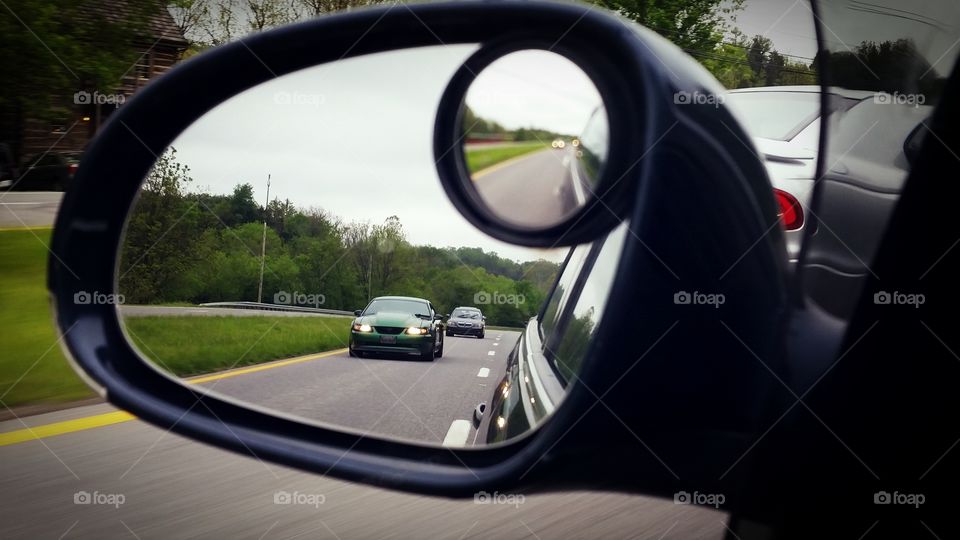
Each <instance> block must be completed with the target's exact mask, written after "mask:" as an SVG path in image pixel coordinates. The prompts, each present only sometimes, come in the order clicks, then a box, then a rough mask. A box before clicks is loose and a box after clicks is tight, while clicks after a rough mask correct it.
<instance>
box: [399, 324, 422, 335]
mask: <svg viewBox="0 0 960 540" xmlns="http://www.w3.org/2000/svg"><path fill="white" fill-rule="evenodd" d="M404 333H405V334H409V335H411V336H422V335H424V334H426V333H427V329H426V328H420V327H418V326H411V327H410V328H407V329H406V330H405V331H404Z"/></svg>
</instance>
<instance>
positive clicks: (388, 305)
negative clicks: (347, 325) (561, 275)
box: [363, 299, 430, 315]
mask: <svg viewBox="0 0 960 540" xmlns="http://www.w3.org/2000/svg"><path fill="white" fill-rule="evenodd" d="M377 313H410V314H421V315H429V313H430V306H428V305H427V304H424V303H423V302H417V301H416V300H397V299H377V300H374V301H373V302H370V305H369V306H367V309H365V310H363V314H364V315H375V314H377Z"/></svg>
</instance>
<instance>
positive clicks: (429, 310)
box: [350, 296, 444, 361]
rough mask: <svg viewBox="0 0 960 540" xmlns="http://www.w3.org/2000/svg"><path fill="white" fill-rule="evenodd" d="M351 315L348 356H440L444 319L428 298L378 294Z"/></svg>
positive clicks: (426, 358) (427, 358) (428, 357)
mask: <svg viewBox="0 0 960 540" xmlns="http://www.w3.org/2000/svg"><path fill="white" fill-rule="evenodd" d="M354 315H356V316H357V318H356V319H354V320H353V325H351V328H350V356H361V357H362V356H366V355H368V354H375V353H389V354H406V355H417V356H419V357H420V358H421V359H423V360H430V361H432V360H433V359H434V358H439V357H441V356H443V330H444V328H443V320H442V317H441V316H440V315H439V314H438V313H437V312H436V310H434V309H433V304H431V303H430V301H429V300H424V299H423V298H412V297H409V296H378V297H377V298H374V299H373V300H371V301H370V303H369V304H368V305H367V307H366V309H364V310H362V311H360V310H357V311H355V312H354Z"/></svg>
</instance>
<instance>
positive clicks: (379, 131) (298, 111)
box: [174, 0, 960, 260]
mask: <svg viewBox="0 0 960 540" xmlns="http://www.w3.org/2000/svg"><path fill="white" fill-rule="evenodd" d="M856 4H857V5H860V4H864V2H857V3H856ZM851 5H853V4H851V3H850V2H844V1H842V0H837V1H835V2H831V3H829V6H828V7H827V11H826V14H827V17H826V18H827V19H828V20H830V21H833V26H831V28H830V29H829V30H828V35H827V37H828V38H829V40H828V41H829V42H830V43H831V47H833V48H835V49H837V50H845V48H846V45H851V46H853V45H856V44H857V43H859V42H860V41H862V40H863V39H874V40H882V39H896V38H898V37H904V31H903V25H904V24H907V26H909V27H910V29H909V31H908V32H907V35H908V36H909V37H912V38H913V39H914V40H915V41H916V42H917V43H918V45H919V46H920V47H921V49H922V50H923V51H924V52H925V54H926V55H927V56H928V58H929V60H930V62H931V63H932V62H935V61H936V60H937V58H938V57H940V56H943V59H942V60H941V61H940V63H939V64H938V65H937V67H936V69H937V70H938V71H940V72H941V73H942V72H944V71H945V70H946V69H947V68H948V67H949V66H950V65H952V63H953V62H954V60H955V57H956V53H957V51H958V50H960V48H957V47H953V50H952V51H951V50H950V47H951V45H955V43H954V44H951V43H950V42H949V41H948V40H947V37H948V36H949V33H948V32H945V31H943V30H942V29H938V27H937V24H938V23H937V20H955V19H956V14H953V16H947V15H944V14H937V13H933V12H931V13H926V12H925V11H924V6H925V5H926V3H925V2H924V1H922V0H918V1H917V2H915V5H913V6H912V7H911V9H913V10H914V11H897V12H895V11H893V10H894V9H896V8H895V6H896V5H897V4H896V2H895V1H894V0H885V1H882V2H876V3H873V4H869V5H871V6H874V7H873V8H871V9H872V10H873V11H870V12H863V13H861V12H859V11H858V12H856V13H855V16H853V17H851V16H850V15H851V12H850V11H849V10H850V9H852V8H851ZM948 9H955V10H957V9H960V2H958V3H957V5H956V6H955V7H953V8H948ZM831 10H834V13H831ZM837 14H840V15H842V16H843V20H845V21H846V22H843V20H841V18H839V17H837V16H836V15H837ZM908 14H909V16H908ZM831 15H833V16H831ZM894 15H896V16H894ZM905 17H907V19H905ZM905 20H906V21H907V22H906V23H905V22H904V21H905ZM812 21H813V19H812V16H811V14H810V11H809V9H808V7H807V0H762V1H761V0H749V1H748V2H746V4H745V8H744V10H743V11H741V12H740V13H739V15H738V18H737V21H736V25H737V26H738V27H739V28H740V29H741V30H742V31H743V32H744V33H745V34H746V35H748V36H752V35H755V34H763V35H766V36H767V37H769V38H771V39H772V40H773V42H774V44H775V46H776V47H777V49H779V50H780V51H781V52H784V53H788V54H793V55H799V56H802V57H806V58H812V57H813V56H814V54H815V52H816V39H815V36H814V29H813V22H812ZM894 23H895V24H894ZM895 27H896V28H897V29H896V30H895V29H894V28H895ZM841 36H842V40H843V41H842V42H841V41H840V40H841ZM845 44H846V45H845ZM474 50H475V47H474V46H471V45H463V46H436V47H425V48H420V49H409V50H402V51H394V52H389V53H381V54H375V55H369V56H364V57H359V58H353V59H349V60H344V61H340V62H334V63H332V64H328V65H326V66H320V67H315V68H310V69H307V70H304V71H301V72H298V73H294V74H290V75H286V76H283V77H280V78H278V79H275V80H273V81H270V82H268V83H266V84H263V85H261V86H259V87H257V88H254V89H252V90H249V91H247V92H244V93H243V94H240V95H238V96H236V97H234V98H233V99H231V100H229V101H227V102H225V103H223V104H222V105H221V106H220V107H218V108H217V109H215V110H214V111H212V112H210V113H209V114H207V115H206V116H204V117H203V118H201V119H200V120H199V121H198V122H197V123H196V124H194V125H193V126H191V127H190V128H189V129H188V130H187V131H185V132H184V133H183V134H181V136H180V137H179V138H178V139H177V141H176V142H175V143H174V146H176V148H177V150H178V152H179V154H178V156H179V158H180V159H181V160H182V161H183V162H184V163H186V164H187V165H189V167H190V168H191V169H192V175H193V177H194V178H195V180H196V184H195V186H194V188H195V189H198V188H199V189H203V190H206V191H209V192H211V193H229V192H230V191H231V190H232V189H233V187H234V186H235V185H236V184H237V183H241V182H248V183H250V184H252V185H253V186H254V191H255V194H256V197H257V201H258V202H259V203H261V204H262V202H263V199H264V197H265V195H266V193H265V190H266V178H267V174H272V176H273V188H272V190H271V198H275V197H276V198H280V199H290V200H291V202H293V203H294V204H295V205H297V206H299V207H320V208H323V209H324V210H327V211H329V212H332V213H333V214H335V215H337V216H340V217H341V218H343V219H344V220H346V221H348V222H349V221H369V222H371V223H381V222H383V221H384V220H385V219H386V218H387V217H389V216H392V215H397V216H398V217H399V218H400V221H401V223H402V224H403V225H404V228H405V230H406V233H407V237H408V239H409V240H410V241H411V242H412V243H414V244H431V245H437V246H476V247H481V248H483V249H485V250H488V251H490V250H492V251H496V252H498V253H499V254H500V255H502V256H505V257H509V258H512V259H516V260H530V259H536V258H539V257H544V256H545V257H548V258H550V259H553V260H559V259H561V258H562V256H563V254H564V253H565V250H555V251H553V252H550V253H546V252H543V251H539V250H530V249H525V248H519V247H516V246H511V245H509V244H505V243H502V242H498V241H495V240H493V239H492V238H489V237H488V236H486V235H485V234H483V233H482V232H480V231H478V230H476V229H475V228H473V227H472V226H471V225H469V224H468V223H467V222H466V221H465V220H464V219H463V218H462V217H461V216H460V214H459V213H458V212H457V211H456V210H454V208H453V207H452V205H451V204H450V202H449V201H448V200H447V198H446V196H445V195H444V193H443V191H442V189H441V187H440V184H439V180H438V178H437V173H436V168H435V165H434V161H433V159H434V158H433V150H432V136H433V122H434V119H435V115H436V106H437V103H438V101H439V98H440V95H441V93H442V92H443V90H444V88H445V86H446V84H447V82H448V81H449V79H450V77H451V76H452V75H453V73H454V72H455V71H456V69H457V68H458V67H459V66H460V65H461V64H462V62H463V61H464V60H465V59H466V58H467V57H468V56H469V55H470V54H471V53H472V52H473V51H474ZM944 52H947V54H944ZM468 103H469V104H470V106H471V107H472V108H473V109H474V111H475V112H476V113H477V114H478V115H480V116H484V117H489V118H491V119H494V120H496V121H498V122H500V123H501V124H503V125H505V126H506V127H509V128H516V127H525V126H530V125H534V126H537V127H543V128H546V129H551V130H555V131H559V132H564V133H571V134H573V133H578V132H579V130H580V128H581V127H582V126H583V124H584V123H585V121H586V119H587V118H588V117H589V114H590V112H591V111H592V110H593V108H594V107H595V106H596V105H597V103H599V96H598V95H597V93H596V89H595V88H594V87H593V85H592V83H591V82H590V81H589V79H587V77H586V76H585V75H584V74H583V73H582V72H581V71H580V70H579V69H578V68H576V67H575V66H574V65H573V64H571V63H570V62H569V61H568V60H566V59H563V58H561V57H559V56H558V55H555V54H553V53H548V52H541V51H524V52H521V53H515V54H512V55H509V56H507V57H504V58H503V59H501V60H499V61H497V62H495V63H494V64H493V65H491V66H490V67H489V68H488V70H486V71H484V72H482V73H480V75H479V77H478V79H477V81H476V83H475V86H474V87H473V88H472V89H471V91H470V93H469V95H468ZM530 204H536V201H530Z"/></svg>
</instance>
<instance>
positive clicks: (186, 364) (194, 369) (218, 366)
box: [124, 316, 352, 377]
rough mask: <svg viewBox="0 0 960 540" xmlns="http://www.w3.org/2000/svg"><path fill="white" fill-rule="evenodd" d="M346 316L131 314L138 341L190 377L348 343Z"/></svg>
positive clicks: (167, 365) (128, 322)
mask: <svg viewBox="0 0 960 540" xmlns="http://www.w3.org/2000/svg"><path fill="white" fill-rule="evenodd" d="M351 322H352V319H348V318H343V317H164V316H156V317H154V316H150V317H129V318H127V319H126V320H125V321H124V323H125V326H126V328H127V333H128V334H129V335H130V338H131V339H132V341H133V343H134V345H136V347H137V348H138V349H139V350H140V352H141V353H143V355H144V356H146V357H148V358H150V359H151V360H153V361H154V362H156V364H157V365H158V366H160V367H161V368H164V369H167V370H168V371H170V372H172V373H173V374H175V375H178V376H181V377H185V376H189V375H200V374H202V373H210V372H211V371H220V370H224V369H230V368H235V367H242V366H248V365H251V364H260V363H263V362H268V361H271V360H279V359H283V358H290V357H293V356H300V355H304V354H311V353H318V352H323V351H329V350H332V349H340V348H343V347H346V342H347V336H349V330H350V323H351Z"/></svg>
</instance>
